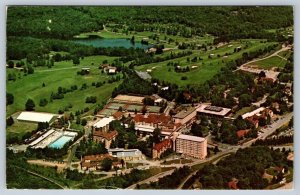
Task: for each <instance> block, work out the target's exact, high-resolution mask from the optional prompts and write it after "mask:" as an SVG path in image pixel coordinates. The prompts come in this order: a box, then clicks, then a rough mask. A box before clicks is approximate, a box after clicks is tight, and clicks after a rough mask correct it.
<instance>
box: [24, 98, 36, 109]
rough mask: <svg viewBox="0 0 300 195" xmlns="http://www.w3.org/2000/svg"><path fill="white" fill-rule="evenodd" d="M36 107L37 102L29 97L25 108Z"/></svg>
mask: <svg viewBox="0 0 300 195" xmlns="http://www.w3.org/2000/svg"><path fill="white" fill-rule="evenodd" d="M34 107H35V103H34V101H33V100H32V99H28V100H27V102H26V104H25V110H27V111H33V110H34Z"/></svg>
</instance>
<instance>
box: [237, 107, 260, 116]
mask: <svg viewBox="0 0 300 195" xmlns="http://www.w3.org/2000/svg"><path fill="white" fill-rule="evenodd" d="M263 110H265V108H264V107H260V108H258V109H256V110H253V111H252V112H247V113H246V114H243V115H242V119H245V118H248V117H251V116H253V115H256V114H259V113H260V112H262V111H263Z"/></svg>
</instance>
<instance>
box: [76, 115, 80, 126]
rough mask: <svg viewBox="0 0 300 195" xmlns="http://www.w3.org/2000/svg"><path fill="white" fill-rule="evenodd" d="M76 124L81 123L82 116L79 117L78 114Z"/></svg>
mask: <svg viewBox="0 0 300 195" xmlns="http://www.w3.org/2000/svg"><path fill="white" fill-rule="evenodd" d="M76 124H77V125H79V124H80V117H79V116H77V118H76Z"/></svg>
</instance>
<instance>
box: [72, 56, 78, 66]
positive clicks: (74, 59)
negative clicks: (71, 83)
mask: <svg viewBox="0 0 300 195" xmlns="http://www.w3.org/2000/svg"><path fill="white" fill-rule="evenodd" d="M72 60H73V64H74V65H79V64H80V59H79V57H78V56H74V57H73V59H72Z"/></svg>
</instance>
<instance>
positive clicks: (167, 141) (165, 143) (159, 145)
mask: <svg viewBox="0 0 300 195" xmlns="http://www.w3.org/2000/svg"><path fill="white" fill-rule="evenodd" d="M171 144H172V140H171V139H165V140H163V141H161V142H159V143H157V144H155V145H154V147H153V149H154V150H157V151H161V150H162V149H163V148H165V147H168V146H170V145H171Z"/></svg>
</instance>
